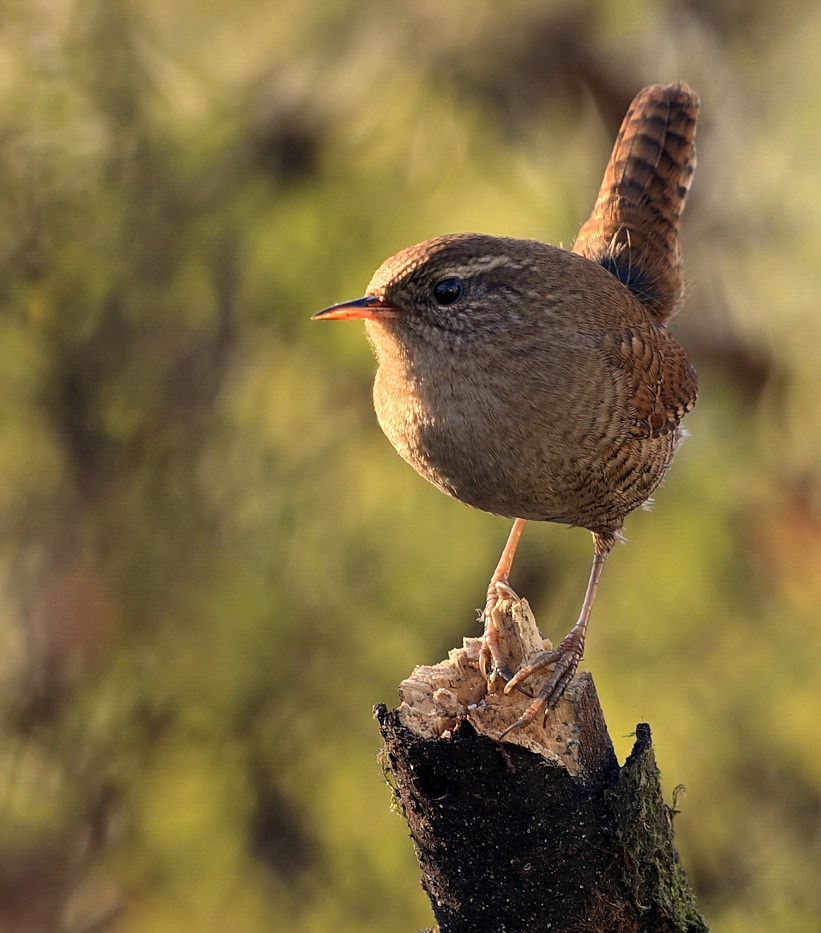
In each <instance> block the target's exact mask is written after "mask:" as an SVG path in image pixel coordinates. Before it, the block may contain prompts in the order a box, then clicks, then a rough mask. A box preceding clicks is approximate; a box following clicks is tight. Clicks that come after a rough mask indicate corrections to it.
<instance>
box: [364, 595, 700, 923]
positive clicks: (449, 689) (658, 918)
mask: <svg viewBox="0 0 821 933" xmlns="http://www.w3.org/2000/svg"><path fill="white" fill-rule="evenodd" d="M522 606H523V607H524V610H525V611H527V607H526V604H520V606H519V607H518V608H519V609H521V608H522ZM528 615H529V613H528ZM530 620H531V621H532V617H530ZM519 621H521V619H520V620H519ZM474 649H475V645H472V644H470V643H468V644H467V645H466V649H464V655H461V654H460V653H459V652H451V660H450V662H445V663H444V664H442V665H437V667H436V668H427V669H417V672H415V676H414V679H413V681H411V682H409V681H406V682H405V683H404V684H403V685H402V688H401V692H402V694H403V696H404V697H405V700H404V702H403V703H402V706H401V707H400V708H399V709H398V710H392V711H389V710H388V709H387V708H386V707H385V706H379V707H377V710H376V715H377V719H378V720H379V724H380V728H381V730H382V735H383V738H384V740H385V761H386V769H387V771H388V772H389V776H390V779H391V781H392V784H393V787H394V790H395V794H396V796H397V798H398V800H399V802H400V804H401V807H402V811H403V813H404V815H405V818H406V820H407V822H408V826H409V828H410V832H411V836H412V838H413V842H414V845H415V848H416V853H417V856H418V859H419V864H420V867H421V869H422V885H423V887H424V889H425V891H426V892H427V894H428V896H429V897H430V900H431V904H432V907H433V912H434V915H435V916H436V919H437V921H438V923H439V926H440V929H441V931H442V933H504V931H509V933H514V931H515V933H531V931H533V933H535V931H539V933H543V931H557V933H594V931H602V933H604V931H607V933H628V931H630V933H639V931H642V933H643V931H652V933H704V931H706V930H707V927H706V924H705V923H704V920H703V919H702V917H701V916H700V915H699V913H698V911H697V910H696V908H695V904H694V899H693V894H692V891H691V890H690V887H689V885H688V882H687V879H686V876H685V873H684V870H683V868H682V866H681V864H680V862H679V859H678V856H677V854H676V851H675V848H674V846H673V834H672V827H671V823H670V811H669V810H668V808H667V807H666V806H665V804H664V801H663V799H662V796H661V786H660V780H659V772H658V769H657V767H656V763H655V757H654V754H653V748H652V743H651V739H650V728H649V726H647V725H639V726H638V727H637V730H636V743H635V746H634V748H633V752H632V754H631V755H630V757H629V758H628V760H627V762H626V763H625V765H624V767H622V768H619V766H618V763H617V761H616V758H615V755H614V753H613V748H612V744H611V742H610V738H609V736H608V734H607V729H606V726H605V723H604V718H603V716H602V712H601V708H600V706H599V702H598V698H597V696H596V691H595V687H594V685H593V681H592V678H591V677H590V675H589V674H581V675H579V676H578V677H577V678H576V679H575V681H574V683H573V684H572V685H571V687H570V688H569V690H568V694H567V696H566V699H563V700H562V701H561V702H560V704H559V706H558V707H557V709H556V710H554V711H553V712H552V713H551V714H549V717H548V720H547V727H546V728H545V727H543V726H542V725H541V724H533V725H530V726H527V727H525V728H524V729H519V730H516V731H514V732H512V733H511V734H510V735H509V736H508V737H507V739H506V741H504V742H499V741H498V740H497V738H495V737H493V734H494V733H496V734H498V733H499V732H500V731H501V728H504V725H505V723H500V722H499V715H500V710H504V707H505V706H506V705H508V704H509V705H510V706H511V707H512V706H515V703H514V701H513V700H512V699H511V698H509V697H502V696H499V695H497V694H491V696H490V697H488V698H487V699H486V700H485V701H481V702H479V703H476V702H475V700H471V697H473V696H475V693H476V692H477V690H479V687H477V684H476V682H475V681H474V680H473V677H474V674H475V672H474V671H473V667H472V664H471V663H470V656H471V653H472V651H473V650H474ZM525 653H528V651H527V650H525ZM457 655H459V656H457ZM477 676H478V675H477ZM421 682H425V683H428V684H429V686H430V695H429V696H424V695H423V694H424V691H423V690H422V689H421V688H420V683H421ZM463 691H464V692H463ZM480 692H481V691H480ZM409 698H410V702H409ZM465 701H467V702H465ZM523 702H525V701H524V700H521V701H519V705H520V706H521V703H523ZM520 712H521V709H519V710H516V709H510V710H505V713H506V715H507V717H508V719H509V720H510V721H512V720H513V719H516V718H517V717H518V715H520ZM420 713H421V715H420ZM508 724H509V723H508ZM483 733H484V734H483ZM523 745H525V746H527V747H522V746H523Z"/></svg>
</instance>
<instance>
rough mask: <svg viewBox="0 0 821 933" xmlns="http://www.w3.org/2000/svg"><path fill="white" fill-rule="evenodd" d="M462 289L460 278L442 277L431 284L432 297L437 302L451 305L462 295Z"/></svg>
mask: <svg viewBox="0 0 821 933" xmlns="http://www.w3.org/2000/svg"><path fill="white" fill-rule="evenodd" d="M462 291H463V287H462V280H461V279H457V278H451V279H442V280H441V281H440V282H437V283H436V284H435V285H434V286H433V297H434V298H435V299H436V303H437V304H440V305H452V304H453V302H454V301H458V300H459V299H460V298H461V297H462Z"/></svg>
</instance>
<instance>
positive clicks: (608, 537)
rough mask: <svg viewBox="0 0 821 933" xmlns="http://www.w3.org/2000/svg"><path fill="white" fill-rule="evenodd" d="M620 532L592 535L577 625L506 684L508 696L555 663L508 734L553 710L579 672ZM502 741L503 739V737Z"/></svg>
mask: <svg viewBox="0 0 821 933" xmlns="http://www.w3.org/2000/svg"><path fill="white" fill-rule="evenodd" d="M617 535H618V532H601V533H595V532H594V534H593V546H594V548H595V550H594V553H593V567H592V568H591V570H590V579H589V580H588V583H587V589H586V590H585V593H584V601H583V602H582V608H581V612H580V613H579V618H578V619H577V621H576V624H575V625H574V626H573V628H572V629H571V630H570V631H569V632H568V634H567V635H566V636H565V637H564V638H563V639H562V641H561V643H560V644H559V647H558V648H554V649H553V650H552V651H544V652H542V653H541V654H539V655H537V656H536V657H535V658H534V659H533V660H532V661H531V662H530V664H528V665H526V666H525V667H522V668H520V669H519V670H518V671H517V672H516V674H515V675H514V676H513V677H511V678H510V679H509V680H508V682H507V684H505V693H510V691H511V690H513V689H514V688H515V687H518V685H519V684H520V683H522V681H523V680H526V679H527V678H528V677H530V676H531V674H534V673H535V672H536V671H539V670H541V669H542V668H543V667H547V666H548V665H549V664H555V665H556V666H555V668H554V670H553V674H552V675H551V677H550V680H548V682H547V683H546V684H545V685H544V687H542V689H541V690H540V691H539V695H538V696H537V697H536V699H535V700H534V701H533V702H532V703H531V704H530V706H529V707H528V708H527V709H526V710H525V712H524V713H523V714H522V717H521V718H520V719H518V720H517V721H516V722H515V723H513V725H512V726H510V727H509V728H508V729H507V730H505V733H504V734H505V735H506V734H507V733H508V732H510V731H511V730H512V729H515V728H517V727H518V726H522V725H525V724H526V723H528V722H532V721H533V720H534V719H535V718H536V717H537V716H538V715H539V713H541V712H542V711H543V710H544V709H545V708H547V709H553V708H554V707H555V705H556V704H557V703H558V702H559V699H560V698H561V695H562V694H563V693H564V691H565V689H566V688H567V685H568V684H569V683H570V681H571V680H572V678H573V675H574V674H575V673H576V668H577V667H578V666H579V661H581V658H582V654H583V653H584V640H585V636H586V634H587V623H588V621H589V619H590V610H591V609H592V608H593V601H594V599H595V598H596V590H597V589H598V588H599V579H600V578H601V572H602V569H603V567H604V562H605V561H606V560H607V556H608V554H609V553H610V551H611V550H612V549H613V545H614V544H615V542H616V540H617ZM500 738H502V736H500Z"/></svg>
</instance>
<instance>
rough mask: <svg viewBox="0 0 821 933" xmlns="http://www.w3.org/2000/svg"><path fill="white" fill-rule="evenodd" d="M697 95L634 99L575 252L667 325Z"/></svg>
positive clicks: (677, 270)
mask: <svg viewBox="0 0 821 933" xmlns="http://www.w3.org/2000/svg"><path fill="white" fill-rule="evenodd" d="M698 107H699V100H698V97H697V96H696V95H695V94H694V93H693V92H692V91H691V90H690V89H689V88H688V87H687V85H686V84H681V83H679V84H671V85H669V86H668V87H662V86H661V85H653V86H651V87H646V88H644V90H643V91H640V92H639V94H638V95H637V96H636V98H635V100H634V101H633V103H632V104H631V105H630V109H629V110H628V111H627V115H626V116H625V118H624V121H623V123H622V125H621V129H620V130H619V135H618V137H617V138H616V143H615V145H614V147H613V152H612V155H611V156H610V161H609V162H608V164H607V169H606V170H605V173H604V180H603V181H602V186H601V189H600V190H599V196H598V198H597V200H596V204H595V206H594V208H593V212H592V214H591V215H590V218H589V219H588V220H587V222H586V223H585V224H584V226H583V227H582V229H581V230H580V231H579V235H578V237H577V238H576V242H575V243H574V245H573V249H574V251H575V252H577V253H580V254H581V255H582V256H586V257H587V258H588V259H592V260H593V261H594V262H598V263H600V264H601V265H603V266H604V267H605V268H606V269H608V270H609V271H610V272H612V273H613V274H614V275H615V276H616V277H617V278H618V279H620V280H621V281H622V282H624V284H625V285H626V286H627V287H628V288H629V289H630V290H631V291H632V292H633V294H634V295H635V296H636V297H637V298H638V299H639V300H640V301H641V302H642V303H643V304H645V305H646V306H647V308H648V310H649V311H650V312H651V313H652V314H653V316H654V317H655V318H656V320H658V321H666V320H667V319H668V318H669V317H671V316H672V315H673V314H674V313H675V311H676V308H677V305H678V303H679V301H680V299H681V295H682V288H683V285H682V275H681V249H680V244H679V220H680V217H681V212H682V210H683V209H684V202H685V201H686V199H687V192H688V191H689V188H690V182H691V180H692V177H693V172H694V171H695V167H696V150H695V144H694V139H695V132H696V117H697V116H698Z"/></svg>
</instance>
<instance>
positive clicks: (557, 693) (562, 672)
mask: <svg viewBox="0 0 821 933" xmlns="http://www.w3.org/2000/svg"><path fill="white" fill-rule="evenodd" d="M583 652H584V637H583V636H582V635H580V634H578V633H577V632H575V631H571V632H570V634H569V635H567V636H566V637H565V638H564V639H563V640H562V641H561V643H560V644H559V647H558V648H554V649H553V650H551V651H543V652H542V653H541V654H538V655H536V657H535V658H534V659H533V660H532V661H531V662H530V664H527V665H525V666H524V667H522V668H519V670H518V671H517V672H516V673H515V674H514V675H513V676H512V677H511V678H509V679H508V680H507V683H506V684H505V688H504V692H505V693H506V694H507V693H510V691H511V690H515V689H519V690H521V687H520V686H519V685H520V684H521V683H522V681H524V680H527V678H528V677H530V676H532V675H533V674H535V673H536V672H537V671H540V670H542V668H545V667H548V666H549V665H551V664H554V665H555V667H554V668H553V673H552V674H551V676H550V680H548V682H547V683H546V684H545V685H544V687H542V689H541V690H540V691H539V694H538V696H537V697H536V699H535V700H534V701H533V702H532V703H531V704H530V706H528V708H527V709H526V710H525V711H524V713H522V715H521V716H520V717H519V719H517V720H516V722H514V723H513V725H511V726H508V728H507V729H505V731H504V732H503V733H502V734H501V735H500V736H499V739H500V740H501V739H503V738H504V737H505V736H506V735H507V734H508V733H509V732H512V731H513V730H514V729H518V728H519V727H520V726H525V725H527V724H528V723H529V722H533V721H534V720H535V719H536V717H537V716H539V715H541V714H543V713H545V712H546V711H547V710H551V709H553V708H554V707H555V706H556V704H557V703H558V702H559V700H560V699H561V697H562V694H563V693H564V692H565V690H566V689H567V686H568V684H569V683H570V681H571V680H572V679H573V675H574V674H575V673H576V668H578V666H579V661H581V659H582V654H583Z"/></svg>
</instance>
